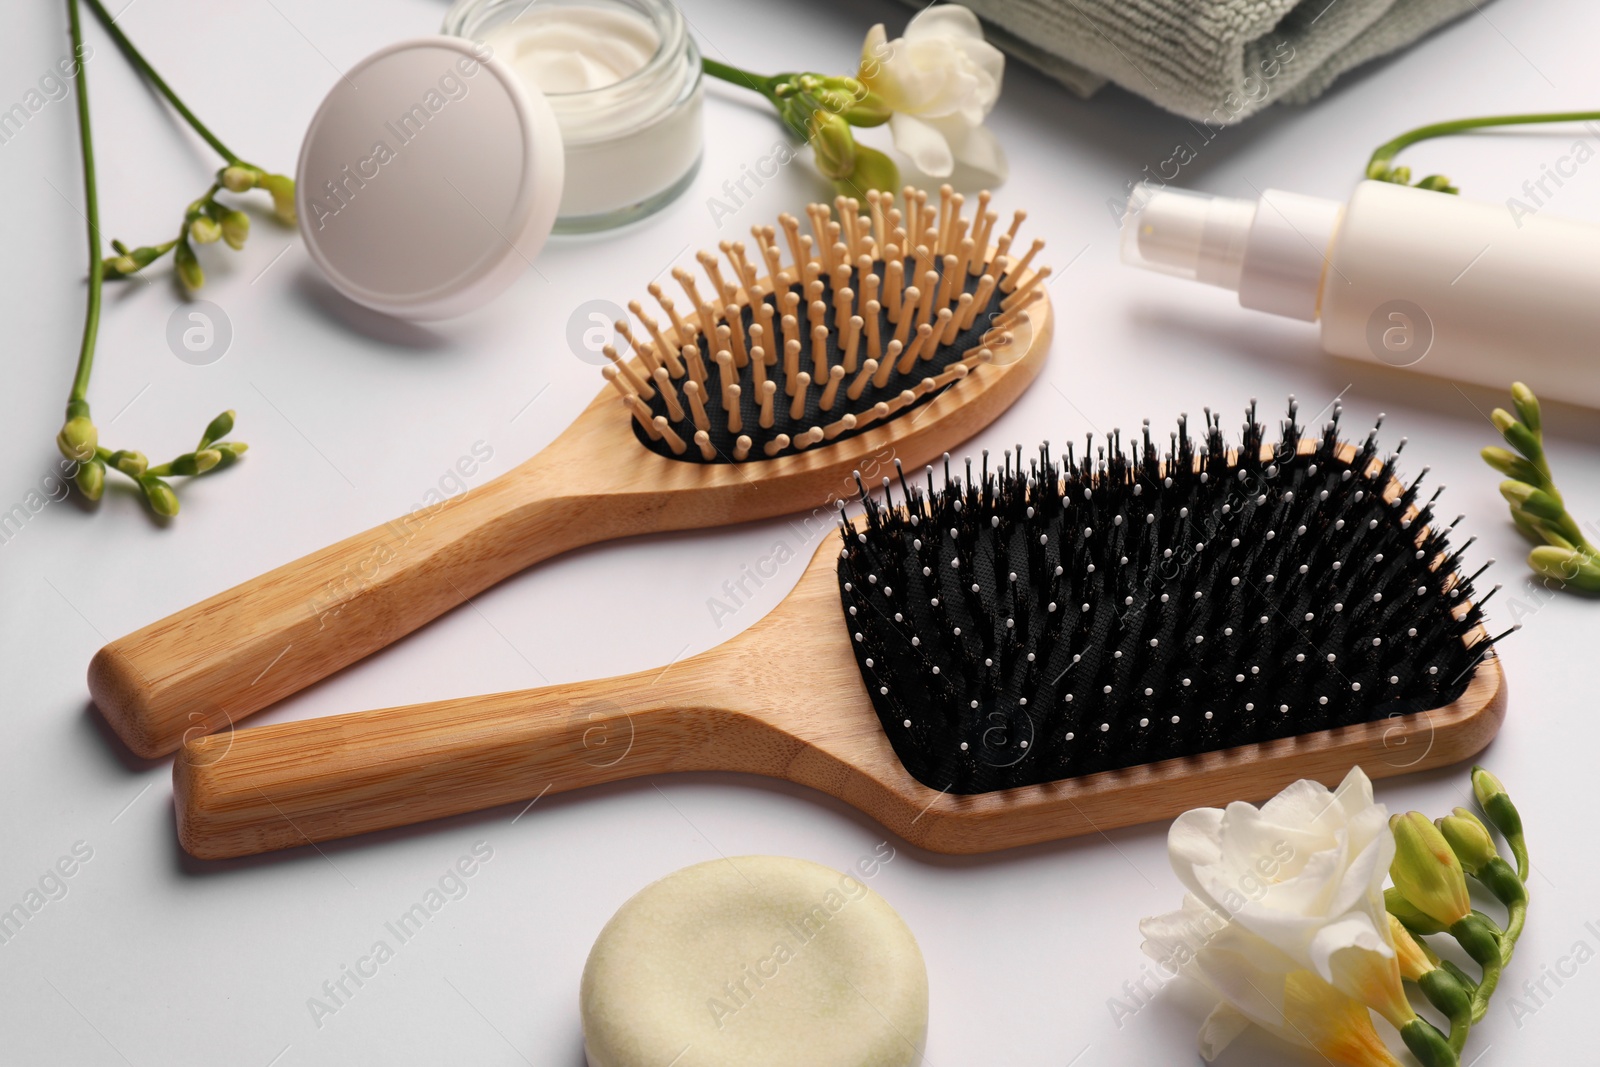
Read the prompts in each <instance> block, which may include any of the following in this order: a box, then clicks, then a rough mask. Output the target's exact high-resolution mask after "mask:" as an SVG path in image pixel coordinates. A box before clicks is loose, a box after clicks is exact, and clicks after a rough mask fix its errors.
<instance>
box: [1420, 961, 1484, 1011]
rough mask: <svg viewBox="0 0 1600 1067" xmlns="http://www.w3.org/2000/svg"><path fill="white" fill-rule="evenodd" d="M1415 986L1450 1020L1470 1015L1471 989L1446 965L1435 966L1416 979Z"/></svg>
mask: <svg viewBox="0 0 1600 1067" xmlns="http://www.w3.org/2000/svg"><path fill="white" fill-rule="evenodd" d="M1452 966H1454V965H1452ZM1417 988H1418V989H1420V990H1422V995H1423V996H1425V997H1427V998H1428V1003H1429V1004H1432V1005H1433V1006H1434V1007H1436V1008H1438V1009H1439V1010H1440V1011H1441V1012H1443V1013H1444V1014H1445V1017H1446V1018H1448V1019H1450V1020H1451V1021H1452V1022H1454V1021H1456V1020H1457V1019H1470V1018H1471V1017H1472V990H1471V989H1470V988H1468V987H1467V986H1465V985H1463V984H1462V982H1461V979H1460V978H1458V977H1456V975H1455V973H1454V972H1453V971H1451V970H1450V969H1449V968H1448V967H1443V966H1441V967H1437V968H1435V969H1434V970H1431V971H1429V972H1428V973H1427V974H1425V975H1423V976H1422V977H1421V978H1419V979H1417Z"/></svg>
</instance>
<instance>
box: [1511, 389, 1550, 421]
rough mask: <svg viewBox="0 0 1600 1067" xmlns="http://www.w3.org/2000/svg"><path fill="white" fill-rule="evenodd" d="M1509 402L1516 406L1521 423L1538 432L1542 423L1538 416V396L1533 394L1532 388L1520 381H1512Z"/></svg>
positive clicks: (1539, 414) (1539, 413)
mask: <svg viewBox="0 0 1600 1067" xmlns="http://www.w3.org/2000/svg"><path fill="white" fill-rule="evenodd" d="M1511 403H1512V404H1513V405H1514V406H1515V407H1516V409H1517V418H1519V419H1521V420H1522V424H1523V425H1524V426H1526V427H1527V428H1528V429H1530V430H1532V431H1533V432H1534V433H1538V432H1539V430H1540V428H1541V427H1542V426H1543V425H1544V424H1543V421H1542V419H1541V417H1540V416H1541V412H1540V410H1539V398H1538V397H1536V396H1534V395H1533V390H1532V389H1529V388H1528V387H1527V386H1526V385H1523V384H1522V383H1521V382H1512V383H1511Z"/></svg>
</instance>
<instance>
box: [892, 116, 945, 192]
mask: <svg viewBox="0 0 1600 1067" xmlns="http://www.w3.org/2000/svg"><path fill="white" fill-rule="evenodd" d="M889 132H890V133H892V134H893V135H894V146H895V147H896V148H898V149H899V150H900V151H902V152H904V153H905V154H906V155H907V156H909V157H911V162H912V163H914V164H915V165H916V168H917V169H918V170H920V171H922V173H924V174H926V175H928V176H929V177H931V178H947V177H949V176H950V172H951V171H952V170H954V169H955V155H954V154H953V153H952V152H951V151H950V143H949V142H948V141H946V140H945V139H944V134H942V133H940V132H939V130H938V129H937V128H936V127H934V126H932V125H929V124H928V123H926V122H924V121H922V120H921V119H919V118H916V117H914V116H912V115H907V114H905V113H904V112H901V111H896V112H895V113H894V114H893V115H891V116H890V117H889Z"/></svg>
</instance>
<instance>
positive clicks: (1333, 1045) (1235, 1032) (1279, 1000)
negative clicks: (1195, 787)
mask: <svg viewBox="0 0 1600 1067" xmlns="http://www.w3.org/2000/svg"><path fill="white" fill-rule="evenodd" d="M1139 929H1140V930H1141V931H1142V932H1143V933H1144V935H1145V938H1146V940H1145V943H1144V951H1145V952H1146V954H1148V955H1149V956H1150V957H1151V958H1153V959H1155V960H1156V961H1157V962H1158V963H1159V964H1160V965H1161V966H1162V967H1163V968H1167V969H1170V970H1173V971H1177V972H1178V973H1181V974H1183V975H1185V976H1187V977H1189V978H1193V979H1195V980H1196V981H1199V982H1200V983H1202V984H1203V985H1205V986H1207V987H1208V988H1210V990H1211V991H1212V992H1213V993H1215V994H1216V995H1217V997H1218V999H1219V1000H1221V1003H1220V1004H1219V1005H1218V1006H1217V1008H1216V1010H1215V1011H1213V1012H1212V1013H1211V1014H1210V1016H1208V1017H1207V1018H1206V1021H1205V1022H1204V1023H1203V1024H1201V1027H1200V1054H1201V1055H1202V1056H1203V1057H1205V1059H1206V1060H1207V1061H1210V1060H1213V1059H1216V1057H1217V1055H1218V1054H1219V1053H1220V1052H1221V1051H1222V1050H1223V1049H1224V1048H1226V1047H1227V1045H1228V1044H1229V1043H1230V1042H1232V1041H1233V1039H1234V1038H1236V1037H1238V1036H1239V1034H1240V1033H1242V1032H1243V1031H1244V1029H1245V1028H1246V1027H1247V1026H1249V1025H1250V1024H1251V1023H1254V1024H1255V1025H1257V1026H1259V1027H1261V1028H1262V1029H1263V1030H1266V1031H1268V1032H1269V1033H1272V1034H1276V1035H1277V1036H1278V1037H1280V1038H1283V1039H1284V1040H1285V1041H1288V1042H1290V1043H1291V1044H1295V1045H1299V1046H1301V1047H1303V1048H1310V1049H1315V1050H1316V1051H1317V1052H1319V1053H1320V1054H1321V1055H1323V1056H1324V1057H1326V1058H1327V1059H1328V1060H1330V1061H1332V1062H1333V1063H1337V1064H1346V1065H1348V1067H1399V1061H1397V1060H1396V1059H1395V1058H1394V1056H1393V1055H1391V1054H1390V1052H1389V1050H1388V1048H1387V1047H1386V1046H1385V1045H1384V1043H1383V1040H1382V1038H1380V1037H1379V1036H1378V1034H1377V1031H1376V1030H1374V1029H1373V1028H1372V1017H1371V1015H1369V1014H1368V1013H1367V1008H1366V1006H1365V1005H1364V1004H1362V1003H1361V1002H1360V1001H1358V1000H1355V999H1354V998H1352V997H1348V996H1346V995H1345V994H1343V993H1341V992H1339V991H1338V990H1337V989H1335V988H1334V987H1333V986H1332V985H1330V984H1329V983H1327V982H1326V981H1324V980H1323V979H1322V978H1320V977H1318V976H1317V974H1316V973H1315V972H1313V971H1310V970H1308V969H1306V968H1304V967H1301V966H1299V965H1298V964H1297V963H1296V962H1295V961H1294V960H1292V959H1290V958H1289V956H1288V955H1286V954H1285V953H1284V952H1282V951H1280V950H1279V949H1277V948H1276V947H1274V946H1273V945H1272V944H1270V943H1269V942H1267V941H1265V940H1263V939H1262V938H1260V937H1258V936H1256V935H1255V934H1253V933H1251V932H1250V931H1248V930H1246V929H1244V928H1243V927H1242V926H1240V925H1238V924H1237V923H1233V922H1231V921H1230V920H1229V918H1228V916H1227V915H1225V914H1223V913H1221V912H1219V911H1216V910H1214V909H1213V908H1211V907H1210V906H1208V905H1206V904H1204V903H1202V902H1201V901H1200V900H1199V899H1198V898H1197V897H1195V896H1194V895H1193V894H1188V895H1186V896H1185V897H1184V901H1183V908H1182V909H1180V910H1179V911H1175V912H1172V913H1170V914H1168V915H1159V916H1156V917H1155V918H1152V919H1146V920H1144V921H1143V922H1142V923H1140V924H1139ZM1396 984H1397V985H1398V983H1396Z"/></svg>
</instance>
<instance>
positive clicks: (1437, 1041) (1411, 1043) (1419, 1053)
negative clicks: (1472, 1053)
mask: <svg viewBox="0 0 1600 1067" xmlns="http://www.w3.org/2000/svg"><path fill="white" fill-rule="evenodd" d="M1400 1040H1402V1041H1404V1042H1405V1043H1406V1048H1408V1049H1410V1050H1411V1054H1412V1055H1413V1056H1415V1057H1416V1058H1417V1062H1418V1063H1420V1064H1422V1067H1457V1065H1458V1064H1459V1063H1460V1062H1461V1061H1460V1059H1459V1058H1457V1056H1456V1052H1455V1049H1453V1048H1451V1047H1450V1042H1449V1040H1448V1039H1447V1038H1446V1037H1445V1036H1444V1035H1443V1034H1441V1033H1440V1032H1439V1031H1438V1030H1437V1029H1436V1028H1435V1027H1434V1025H1433V1024H1432V1023H1430V1022H1428V1021H1427V1020H1426V1019H1412V1020H1411V1021H1410V1022H1408V1023H1406V1024H1405V1025H1404V1026H1402V1027H1401V1028H1400Z"/></svg>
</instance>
